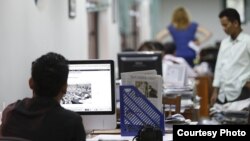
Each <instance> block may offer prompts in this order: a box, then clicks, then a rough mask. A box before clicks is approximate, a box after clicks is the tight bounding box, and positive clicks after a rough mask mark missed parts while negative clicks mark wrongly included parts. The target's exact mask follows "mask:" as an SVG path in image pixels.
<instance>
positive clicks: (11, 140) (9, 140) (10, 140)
mask: <svg viewBox="0 0 250 141" xmlns="http://www.w3.org/2000/svg"><path fill="white" fill-rule="evenodd" d="M0 141H31V140H28V139H24V138H19V137H0Z"/></svg>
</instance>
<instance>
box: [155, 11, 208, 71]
mask: <svg viewBox="0 0 250 141" xmlns="http://www.w3.org/2000/svg"><path fill="white" fill-rule="evenodd" d="M198 34H201V35H203V36H202V37H198ZM169 35H171V36H172V38H173V41H174V43H175V44H176V56H178V57H183V58H184V59H185V60H186V61H187V62H188V64H189V65H190V66H191V67H193V66H194V63H193V61H194V59H195V57H196V52H195V50H193V49H192V48H190V47H189V44H190V43H191V42H193V43H194V44H195V45H197V46H200V45H201V44H202V43H203V42H205V41H207V40H208V39H209V38H210V37H211V35H212V34H211V32H209V31H208V30H207V29H205V28H203V27H200V26H199V25H198V23H196V22H191V21H190V19H189V15H188V13H187V10H186V9H185V8H184V7H178V8H177V9H175V10H174V13H173V16H172V22H171V24H170V25H168V26H167V28H164V29H163V30H162V31H160V32H159V33H158V34H157V36H156V40H158V41H161V42H162V41H163V39H164V38H165V37H168V36H169Z"/></svg>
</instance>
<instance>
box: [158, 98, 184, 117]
mask: <svg viewBox="0 0 250 141" xmlns="http://www.w3.org/2000/svg"><path fill="white" fill-rule="evenodd" d="M162 104H163V111H164V112H168V116H170V115H171V113H172V109H171V107H172V105H174V106H175V111H174V113H180V112H181V96H180V95H174V96H164V97H163V98H162ZM166 106H169V109H166ZM168 110H169V111H168ZM165 114H166V113H165Z"/></svg>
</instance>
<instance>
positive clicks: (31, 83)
mask: <svg viewBox="0 0 250 141" xmlns="http://www.w3.org/2000/svg"><path fill="white" fill-rule="evenodd" d="M29 86H30V89H32V90H33V89H34V80H33V79H32V77H31V78H30V79H29Z"/></svg>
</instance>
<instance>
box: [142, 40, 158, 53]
mask: <svg viewBox="0 0 250 141" xmlns="http://www.w3.org/2000/svg"><path fill="white" fill-rule="evenodd" d="M138 51H155V45H154V43H153V42H152V41H145V42H144V43H142V44H141V46H140V47H139V48H138Z"/></svg>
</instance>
